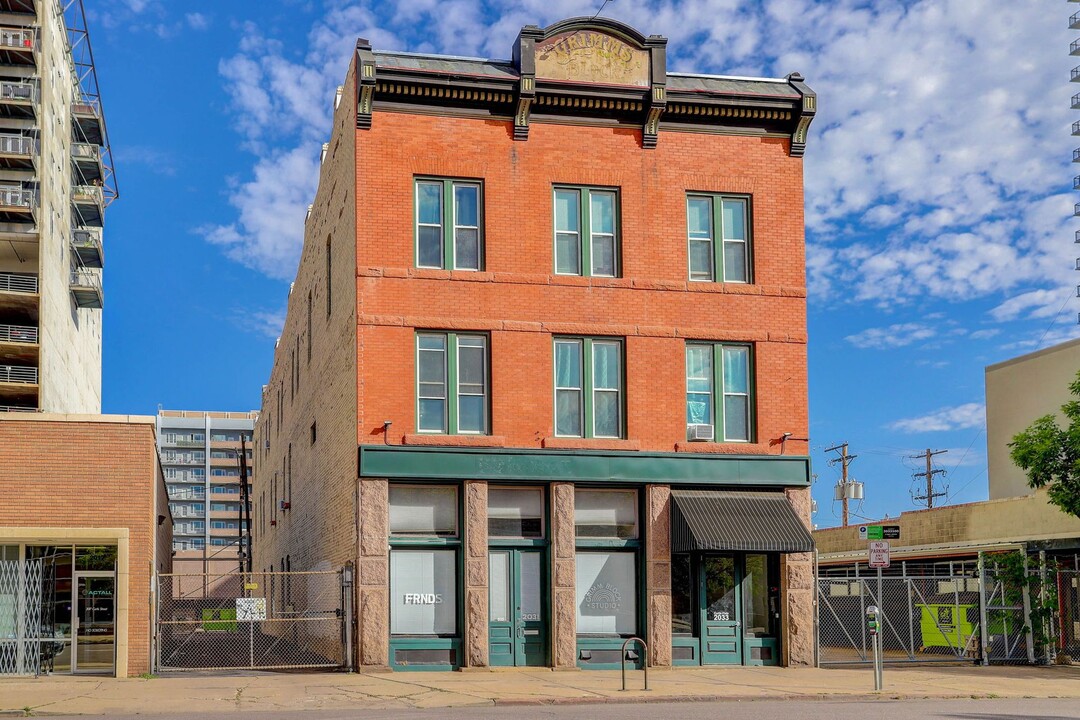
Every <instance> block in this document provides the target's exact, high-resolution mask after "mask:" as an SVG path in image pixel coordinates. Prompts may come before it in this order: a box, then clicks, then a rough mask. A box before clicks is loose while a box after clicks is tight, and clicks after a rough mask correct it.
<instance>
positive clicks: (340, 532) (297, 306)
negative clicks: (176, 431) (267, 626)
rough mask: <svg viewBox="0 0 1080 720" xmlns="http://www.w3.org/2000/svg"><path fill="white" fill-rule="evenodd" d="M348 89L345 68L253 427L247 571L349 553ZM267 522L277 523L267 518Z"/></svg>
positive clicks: (329, 563)
mask: <svg viewBox="0 0 1080 720" xmlns="http://www.w3.org/2000/svg"><path fill="white" fill-rule="evenodd" d="M352 87H353V76H352V70H351V69H350V72H349V76H348V77H347V78H346V80H345V85H344V88H345V92H344V95H343V97H342V98H341V102H340V104H339V105H338V107H337V109H336V111H335V113H334V118H333V123H334V124H333V131H332V136H331V138H330V143H329V147H328V148H327V152H326V155H325V157H324V159H323V163H322V170H321V175H320V179H319V190H318V193H317V194H316V197H315V200H314V203H313V208H312V211H311V213H310V215H309V217H308V219H307V223H306V227H305V238H304V248H303V252H302V255H301V258H300V265H299V268H298V270H297V275H296V282H295V283H294V285H293V289H292V292H291V294H290V296H289V301H288V311H287V316H286V320H285V326H284V329H283V330H282V333H281V340H280V343H279V344H278V347H277V349H276V351H275V353H274V366H273V370H272V372H271V375H270V380H269V383H268V385H267V387H266V390H265V392H264V394H263V404H262V410H261V413H260V416H259V419H258V421H257V422H256V425H255V434H254V438H255V448H254V452H253V462H254V468H255V476H254V482H253V494H252V498H253V507H252V526H253V532H254V538H255V540H254V544H253V547H254V558H253V567H254V569H255V570H256V571H258V570H262V569H270V568H271V567H273V568H275V569H278V570H280V569H281V567H282V563H283V561H284V560H285V558H286V557H288V559H289V567H290V568H291V569H292V570H330V569H337V568H339V567H341V566H342V565H343V564H344V563H346V562H349V561H352V560H354V559H355V557H356V545H357V541H356V523H355V513H356V406H357V400H356V377H357V372H356V347H355V345H354V344H353V338H354V337H355V335H354V332H355V328H356V242H355V238H356V215H355V202H356V200H355V190H356V183H355V147H354V141H355V126H356V122H355V109H356V103H355V100H354V94H353V90H352ZM327 101H328V102H329V99H328V100H327ZM328 239H329V245H330V253H331V260H332V262H331V268H330V272H331V277H330V278H329V283H328V281H327V280H328V279H327V247H328V242H327V241H328ZM309 293H310V298H311V326H310V327H311V329H310V337H309V330H308V298H309ZM328 293H330V298H329V299H330V312H329V315H328V313H327V300H328V297H327V294H328ZM309 342H310V344H311V359H310V361H309V360H308V343H309ZM297 371H298V374H297ZM297 380H298V381H299V382H298V384H297ZM313 423H314V424H315V430H316V439H315V441H314V442H312V441H311V426H312V424H313ZM290 445H291V463H290ZM290 476H291V478H290ZM290 479H291V493H290V491H289V487H290ZM282 500H285V501H286V502H288V503H289V504H290V508H289V509H287V510H284V509H282V508H281V506H280V503H281V501H282ZM271 520H274V521H276V522H277V524H276V525H271Z"/></svg>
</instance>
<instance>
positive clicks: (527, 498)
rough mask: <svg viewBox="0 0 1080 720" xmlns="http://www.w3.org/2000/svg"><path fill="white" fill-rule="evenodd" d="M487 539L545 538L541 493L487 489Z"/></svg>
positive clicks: (523, 489) (540, 491)
mask: <svg viewBox="0 0 1080 720" xmlns="http://www.w3.org/2000/svg"><path fill="white" fill-rule="evenodd" d="M488 537H490V538H542V537H544V493H543V490H541V489H540V488H490V489H489V490H488Z"/></svg>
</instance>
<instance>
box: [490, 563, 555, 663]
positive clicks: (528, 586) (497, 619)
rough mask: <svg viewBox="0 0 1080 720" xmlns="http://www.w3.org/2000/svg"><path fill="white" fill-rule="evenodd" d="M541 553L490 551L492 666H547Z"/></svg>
mask: <svg viewBox="0 0 1080 720" xmlns="http://www.w3.org/2000/svg"><path fill="white" fill-rule="evenodd" d="M542 560H543V552H542V551H540V550H517V549H506V550H491V552H490V553H489V555H488V572H489V576H488V583H489V588H490V591H489V593H490V595H489V613H490V624H489V626H488V638H489V654H488V662H489V663H490V664H491V665H493V666H536V667H542V666H545V665H547V623H546V622H545V620H544V611H543V606H544V582H543V562H542Z"/></svg>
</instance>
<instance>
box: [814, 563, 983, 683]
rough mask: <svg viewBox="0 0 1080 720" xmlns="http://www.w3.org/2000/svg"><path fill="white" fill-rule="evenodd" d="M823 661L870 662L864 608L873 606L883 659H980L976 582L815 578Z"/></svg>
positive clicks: (960, 578)
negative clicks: (877, 622) (876, 611)
mask: <svg viewBox="0 0 1080 720" xmlns="http://www.w3.org/2000/svg"><path fill="white" fill-rule="evenodd" d="M817 586H818V604H819V607H818V648H819V661H820V663H821V664H822V665H830V664H855V663H870V662H872V661H873V658H872V649H871V648H872V645H871V637H870V635H869V632H868V630H867V625H866V608H867V607H868V606H870V605H876V606H877V607H878V609H879V612H880V615H879V621H880V630H879V633H880V635H881V644H882V652H883V655H884V661H885V662H920V663H922V662H957V661H959V660H973V659H977V658H979V657H980V649H979V648H980V641H979V628H980V622H981V621H980V616H979V609H980V604H979V581H978V579H977V578H971V577H965V576H949V577H932V576H931V577H896V576H892V577H880V578H879V577H870V578H859V577H833V578H818V581H817Z"/></svg>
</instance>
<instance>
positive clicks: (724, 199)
mask: <svg viewBox="0 0 1080 720" xmlns="http://www.w3.org/2000/svg"><path fill="white" fill-rule="evenodd" d="M693 200H707V201H708V202H709V211H710V212H709V215H708V217H709V220H710V227H709V232H708V236H707V237H706V236H705V234H704V233H698V237H695V236H694V235H695V233H694V232H692V229H691V223H690V203H691V201H693ZM725 203H729V204H730V205H732V206H735V205H742V208H743V210H742V228H743V233H742V234H743V237H742V238H736V237H733V236H729V234H732V235H733V230H732V229H731V228H727V227H725V224H724V206H725ZM751 217H752V214H751V208H750V197H749V196H748V195H729V194H723V193H703V192H689V193H687V194H686V252H687V275H688V277H689V279H690V281H691V282H730V283H740V284H750V283H753V282H754V274H753V267H754V263H753V253H752V248H753V243H752V234H751V232H750V228H751V226H752V223H751ZM705 241H708V242H709V244H710V252H709V256H710V260H711V263H710V266H709V274H708V277H702V276H701V275H700V273H698V274H697V275H695V272H694V243H695V242H705ZM729 244H732V245H734V244H742V245H743V268H742V270H743V277H741V278H738V277H736V278H731V279H729V278H728V277H727V275H728V273H727V271H728V268H727V265H726V255H725V248H726V247H727V246H728V245H729Z"/></svg>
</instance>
